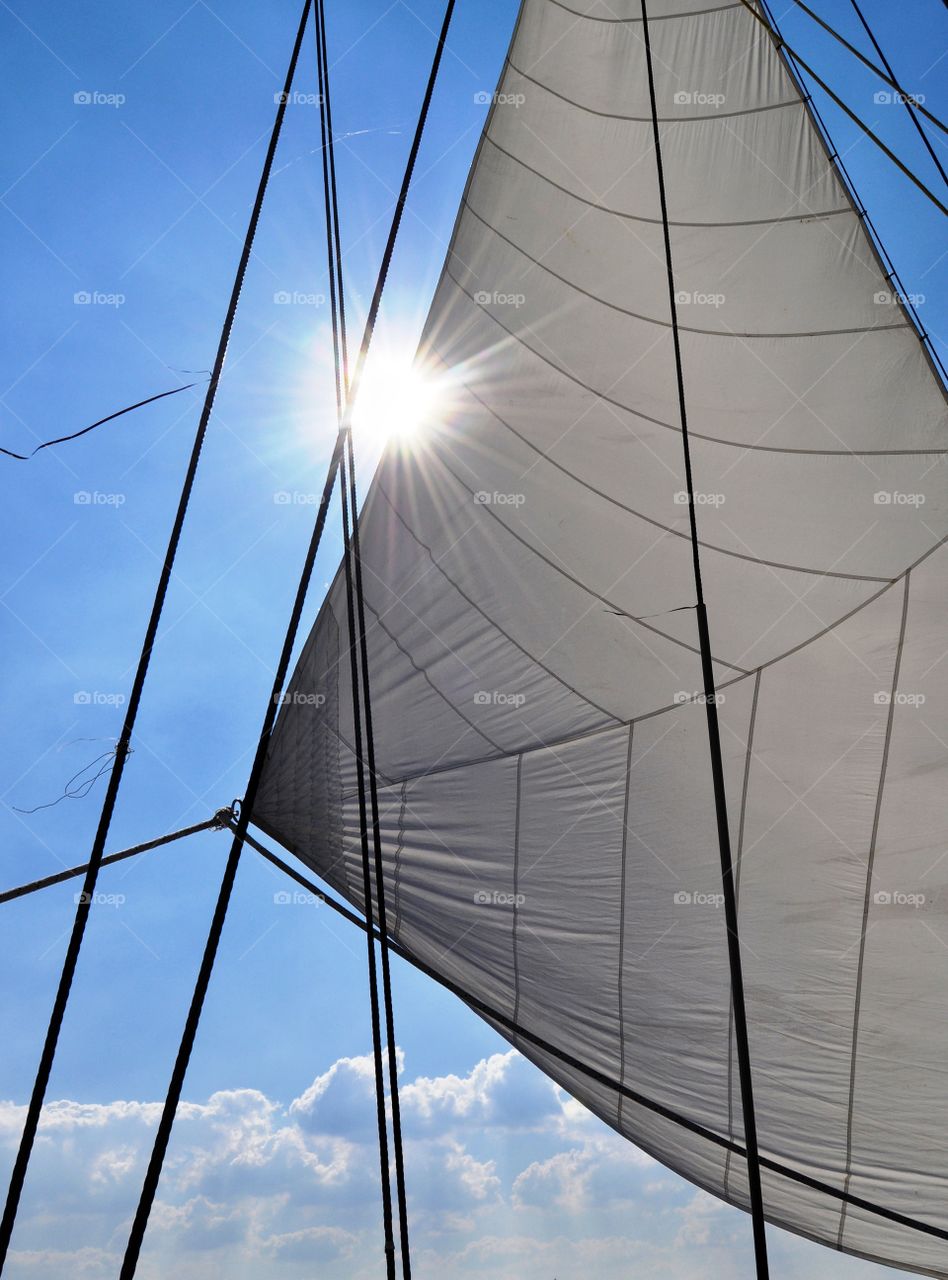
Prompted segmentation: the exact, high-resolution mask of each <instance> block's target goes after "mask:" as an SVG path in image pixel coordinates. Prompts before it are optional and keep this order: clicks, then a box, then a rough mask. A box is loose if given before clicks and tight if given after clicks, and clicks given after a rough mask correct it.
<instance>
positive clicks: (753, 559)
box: [459, 382, 894, 586]
mask: <svg viewBox="0 0 948 1280" xmlns="http://www.w3.org/2000/svg"><path fill="white" fill-rule="evenodd" d="M459 385H460V386H462V387H463V388H464V390H465V391H467V392H468V393H469V394H470V395H472V396H473V397H474V399H475V400H476V401H477V402H478V404H480V405H482V406H483V408H484V409H485V410H486V411H487V412H488V413H489V414H490V415H491V417H492V418H495V419H496V420H497V422H499V423H500V425H501V426H502V427H506V429H507V430H508V431H509V432H511V434H512V435H515V436H516V437H517V439H518V440H521V441H522V442H523V443H524V444H525V445H526V446H527V447H528V448H530V449H532V450H533V451H534V452H535V453H536V454H537V455H538V456H539V457H541V458H542V459H543V460H544V462H548V463H549V464H550V466H552V467H555V468H556V469H557V471H561V472H562V473H563V475H564V476H568V477H569V478H570V479H571V480H574V481H575V482H576V483H577V484H578V485H581V486H582V487H583V488H584V489H587V490H588V491H589V492H590V493H594V494H596V496H597V497H599V498H602V499H603V501H604V502H608V503H611V505H612V506H615V507H618V508H619V510H620V511H626V512H628V514H629V515H630V516H636V517H637V518H638V519H639V520H644V521H645V522H646V524H650V525H654V527H655V528H656V529H663V530H664V531H665V532H666V533H670V534H673V535H674V536H675V537H676V538H684V539H685V540H686V541H690V538H689V536H688V534H686V533H682V532H681V530H680V529H675V528H673V527H672V526H671V525H667V524H662V522H661V521H660V520H656V519H654V518H653V517H652V516H649V515H646V514H645V513H644V512H643V511H636V509H635V508H634V507H630V506H628V505H627V504H626V503H624V502H620V501H619V499H618V498H613V497H612V496H611V495H610V494H608V493H605V492H604V491H603V490H602V489H597V488H596V486H595V485H593V484H590V482H589V481H588V480H584V479H583V477H582V476H578V475H577V474H576V473H575V471H570V470H569V469H568V468H567V467H565V466H563V464H562V463H560V462H557V461H556V459H555V458H552V457H551V456H550V454H548V453H547V452H546V451H545V450H544V449H541V448H540V446H539V445H537V444H534V443H533V441H532V440H530V439H528V437H527V436H525V435H522V434H521V432H519V431H518V430H517V428H516V427H514V426H511V424H510V423H509V422H508V421H507V420H506V418H502V417H501V416H500V414H499V413H496V412H495V411H494V410H493V409H492V408H491V407H490V405H488V404H487V403H486V402H485V401H484V400H482V399H481V397H480V396H479V395H478V394H477V392H476V391H475V390H474V389H473V388H472V387H470V386H468V384H467V383H466V382H460V383H459ZM698 545H699V546H702V547H704V548H706V550H708V551H716V552H718V553H719V554H720V555H723V556H733V557H734V558H735V559H737V560H746V561H748V562H749V563H750V564H759V565H764V566H766V567H767V568H771V569H785V570H787V571H788V572H791V573H807V574H811V575H812V576H814V577H819V578H841V579H844V580H845V581H856V582H877V583H885V584H886V585H887V586H888V585H891V583H892V582H893V581H894V579H892V578H883V577H879V576H876V575H874V574H865V573H840V572H837V571H836V570H834V569H811V568H808V567H806V566H804V565H798V564H783V563H782V562H781V561H779V560H764V559H762V558H761V557H760V556H752V555H748V554H747V553H746V552H744V551H733V550H731V549H730V548H728V547H719V546H717V545H716V544H715V543H713V542H705V541H704V539H701V538H699V540H698Z"/></svg>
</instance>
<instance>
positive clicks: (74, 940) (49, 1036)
mask: <svg viewBox="0 0 948 1280" xmlns="http://www.w3.org/2000/svg"><path fill="white" fill-rule="evenodd" d="M309 5H310V0H305V6H304V10H303V20H302V21H301V22H300V28H299V32H298V34H297V39H296V45H295V46H294V49H293V55H292V57H291V59H290V65H289V68H288V70H287V78H286V84H285V89H284V93H283V96H282V97H281V99H280V101H279V103H278V105H277V110H276V117H275V119H274V122H273V129H272V131H271V134H270V142H269V146H268V148H267V155H266V159H265V160H264V164H263V170H262V172H261V174H260V181H259V184H258V187H257V194H256V198H255V200H254V205H253V211H252V213H251V215H250V222H249V224H248V226H247V232H246V235H245V236H244V244H243V249H242V251H241V255H240V262H239V264H238V267H237V274H236V276H235V279H234V285H233V289H232V291H231V296H230V302H229V304H228V307H227V314H226V316H225V317H224V324H223V328H222V330H221V335H220V340H219V342H218V347H217V355H216V356H215V359H214V367H213V370H212V372H211V378H210V381H209V383H208V386H207V391H206V392H205V397H204V406H203V409H202V410H201V418H200V422H199V423H198V428H197V433H196V435H195V438H194V444H193V447H192V450H191V457H190V460H189V462H188V469H187V473H186V475H185V479H184V484H183V487H182V490H181V496H180V498H179V500H178V510H177V513H176V515H175V520H174V525H173V527H172V530H171V537H170V540H169V542H168V549H167V551H166V552H165V559H164V564H163V565H162V570H161V576H160V578H159V581H158V587H157V589H156V592H155V598H154V603H153V605H152V610H151V616H150V618H149V620H148V627H147V629H146V632H145V639H144V641H143V644H142V649H141V654H140V656H139V659H138V667H137V670H136V672H135V679H134V682H133V684H132V691H131V694H130V695H129V699H128V704H127V706H126V711H125V720H124V723H123V725H122V732H121V735H120V737H119V740H118V744H117V745H116V749H115V766H114V768H113V769H112V772H111V774H110V775H109V782H108V787H107V789H106V794H105V799H104V801H103V806H102V813H101V816H100V819H99V825H98V828H97V830H96V835H95V840H94V842H93V846H92V853H91V855H90V858H89V864H88V870H87V872H86V878H85V881H84V884H83V890H82V893H81V894H80V897H79V902H78V904H77V906H76V917H75V921H74V923H73V927H72V933H71V935H70V938H69V944H68V947H67V950H66V957H65V960H64V962H63V969H62V975H61V977H60V981H59V987H58V989H57V992H56V997H55V1000H54V1003H53V1009H52V1013H51V1015H50V1020H49V1027H48V1029H47V1032H46V1039H45V1041H44V1044H43V1051H42V1054H41V1057H40V1061H39V1065H38V1067H37V1071H36V1080H35V1082H34V1085H33V1092H32V1095H31V1097H30V1102H29V1106H28V1108H27V1114H26V1121H25V1123H24V1126H23V1134H22V1137H21V1139H20V1146H19V1149H18V1151H17V1156H16V1160H15V1162H14V1165H13V1172H12V1175H11V1177H10V1186H9V1190H8V1192H7V1199H6V1205H5V1208H4V1213H3V1219H2V1221H0V1274H2V1272H3V1267H4V1266H5V1264H6V1259H7V1253H8V1251H9V1247H10V1239H11V1237H12V1235H13V1226H14V1223H15V1221H16V1214H17V1208H18V1206H19V1203H20V1197H21V1195H22V1193H23V1184H24V1182H25V1180H26V1171H27V1167H28V1165H29V1161H30V1153H31V1151H32V1149H33V1143H34V1141H35V1138H36V1130H37V1127H38V1125H39V1120H40V1113H41V1111H42V1108H43V1100H44V1098H45V1096H46V1090H47V1088H48V1086H49V1078H50V1075H51V1073H52V1069H53V1060H54V1058H55V1056H56V1044H57V1041H58V1039H59V1033H60V1031H61V1029H62V1024H63V1018H64V1016H65V1012H66V1005H67V1003H68V1000H69V992H70V988H71V987H72V982H73V978H74V977H75V972H76V965H77V963H78V960H79V951H80V948H81V946H82V939H83V936H84V934H85V929H86V924H87V922H88V919H89V912H90V908H91V905H92V902H93V900H94V896H95V886H96V879H97V877H98V874H99V867H100V866H101V863H102V856H103V852H104V849H105V842H106V839H107V838H108V833H109V825H110V823H111V820H112V814H113V812H114V809H115V803H116V800H117V799H118V793H119V788H120V786H121V783H122V776H123V773H124V769H125V761H126V759H127V757H128V753H129V749H130V746H131V738H132V732H133V730H134V727H135V719H136V716H137V714H138V707H139V703H140V702H141V697H142V690H143V688H144V685H145V677H146V676H147V674H148V666H149V662H150V660H151V655H152V650H153V648H154V645H155V641H156V638H157V635H158V625H159V622H160V619H161V614H162V610H163V608H164V603H165V597H166V595H167V593H168V586H169V583H170V581H171V574H172V570H173V567H174V562H175V557H176V555H177V551H178V544H179V542H180V539H181V531H182V528H183V526H184V520H185V516H186V514H187V510H188V503H189V501H190V498H191V491H192V489H193V487H194V479H195V475H196V473H197V467H198V461H199V459H200V456H201V450H202V447H203V445H204V438H205V435H206V433H207V425H208V421H209V419H210V416H211V410H212V408H213V405H214V398H215V396H216V394H217V387H218V384H219V382H220V378H221V374H222V372H223V368H224V359H225V356H226V354H227V346H228V343H229V340H230V335H231V330H232V328H233V324H234V317H235V316H236V314H237V304H238V302H239V300H240V293H241V289H242V287H243V282H244V276H245V274H246V271H247V264H248V262H249V261H250V255H251V252H252V249H253V241H254V236H255V234H256V230H257V223H258V221H259V219H260V211H261V209H262V207H263V200H264V196H265V194H266V190H267V185H268V183H269V179H270V172H271V169H272V167H273V158H274V155H275V154H276V148H277V142H278V141H279V137H280V131H281V129H282V126H283V118H284V116H285V114H286V105H287V102H288V101H289V93H290V87H291V83H292V78H293V73H294V72H295V70H296V62H297V59H298V56H299V49H300V45H301V43H302V39H303V30H304V26H305V19H306V17H307V15H308V13H309Z"/></svg>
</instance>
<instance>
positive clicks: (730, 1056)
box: [724, 671, 763, 1197]
mask: <svg viewBox="0 0 948 1280" xmlns="http://www.w3.org/2000/svg"><path fill="white" fill-rule="evenodd" d="M762 674H763V673H762V672H761V671H758V672H757V674H756V678H755V680H754V696H753V698H752V700H751V710H750V719H749V721H748V727H747V751H746V754H745V756H744V781H743V784H742V786H741V817H740V823H739V825H738V830H737V859H736V863H735V867H734V899H735V904H736V905H737V907H738V908H740V902H741V868H742V865H743V858H744V828H745V821H746V818H747V790H748V783H749V781H750V767H751V758H752V756H753V750H754V728H755V726H756V723H757V700H758V695H759V694H760V678H761V675H762ZM733 1027H734V1000H733V997H732V996H731V995H730V992H729V993H728V1016H727V1136H728V1137H729V1138H730V1139H731V1140H732V1141H733V1139H734V1077H733V1072H734V1050H733V1043H732V1037H733V1034H734V1033H733ZM732 1154H733V1153H732V1152H731V1151H730V1150H728V1153H727V1159H726V1160H725V1162H724V1195H725V1197H727V1195H728V1181H729V1179H730V1175H731V1155H732Z"/></svg>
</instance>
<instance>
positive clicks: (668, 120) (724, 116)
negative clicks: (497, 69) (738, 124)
mask: <svg viewBox="0 0 948 1280" xmlns="http://www.w3.org/2000/svg"><path fill="white" fill-rule="evenodd" d="M507 66H508V67H510V69H511V71H513V72H514V73H515V74H516V75H518V76H520V77H521V78H522V79H524V80H526V81H528V82H529V83H530V84H535V85H536V87H537V88H538V89H542V90H543V92H544V93H548V94H550V96H551V97H554V98H559V100H560V102H565V103H566V104H567V106H570V107H575V108H576V110H577V111H585V112H586V114H587V115H590V116H599V117H600V119H603V120H627V121H629V123H630V124H651V123H652V117H651V116H625V115H619V114H618V113H616V112H613V111H597V110H596V108H595V107H587V106H586V105H585V104H584V103H582V102H577V101H576V100H575V99H574V98H567V96H566V94H565V93H559V92H558V91H557V90H556V89H551V88H550V86H549V85H548V84H544V83H543V81H542V80H537V79H536V78H535V77H534V76H531V75H528V74H527V72H526V71H521V70H520V68H519V67H518V66H517V64H516V63H515V62H511V60H510V59H509V58H508V59H507ZM801 105H802V104H801V102H800V99H799V98H793V99H791V100H790V101H789V102H773V103H771V104H770V105H769V106H766V107H751V108H750V109H749V110H747V111H717V112H715V113H714V115H710V116H658V117H657V119H658V123H659V124H701V123H706V122H707V121H708V120H733V119H736V118H739V117H741V116H757V115H761V114H762V113H763V112H765V111H782V110H784V109H785V108H786V107H799V106H801Z"/></svg>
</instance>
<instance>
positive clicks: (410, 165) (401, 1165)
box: [323, 0, 455, 1280]
mask: <svg viewBox="0 0 948 1280" xmlns="http://www.w3.org/2000/svg"><path fill="white" fill-rule="evenodd" d="M454 7H455V0H448V3H447V5H446V6H445V12H444V18H443V20H442V23H441V30H440V31H439V33H438V44H437V47H436V49H435V54H434V58H433V59H432V63H431V70H430V72H429V75H428V82H427V84H426V86H425V93H424V97H423V99H422V104H421V110H420V112H419V116H418V123H417V125H416V127H415V135H414V137H413V139H412V145H411V149H410V151H409V154H408V160H407V163H406V166H405V173H404V176H403V178H402V185H401V189H400V191H399V193H398V200H397V202H396V206H395V214H394V217H393V220H392V227H391V231H390V233H389V239H388V243H387V244H386V246H385V253H384V254H383V258H382V265H381V268H380V271H379V278H378V281H377V284H376V291H375V295H374V296H373V298H372V303H371V305H370V307H369V313H368V317H367V320H366V329H365V334H364V336H363V344H362V347H361V348H360V351H359V358H358V361H357V363H356V369H355V375H354V378H353V386H352V390H351V393H350V394H349V395H348V396H347V401H346V415H345V419H344V422H345V429H346V462H345V464H344V467H343V470H344V471H345V470H348V477H349V501H348V504H347V503H346V501H345V499H343V520H344V523H345V519H346V507H347V505H348V506H349V508H350V509H351V512H352V539H351V554H352V561H353V567H354V576H355V595H356V602H357V615H358V627H359V631H358V637H359V658H360V660H361V665H362V705H363V708H364V714H365V746H366V765H367V771H368V777H369V796H370V803H371V810H372V841H373V846H374V854H375V859H374V861H375V890H376V895H375V896H376V901H377V908H378V921H379V951H380V956H381V968H382V993H383V1003H384V1009H385V1034H386V1039H387V1041H388V1074H389V1095H390V1098H391V1107H392V1140H393V1147H394V1152H395V1179H396V1190H397V1196H398V1214H399V1231H400V1244H401V1258H402V1274H403V1276H404V1278H405V1280H410V1277H411V1254H410V1248H409V1236H408V1200H407V1191H406V1185H405V1160H404V1149H403V1141H402V1123H401V1106H400V1103H399V1091H398V1063H397V1061H396V1057H395V1044H396V1041H395V1018H394V1009H393V1001H392V978H391V962H390V957H389V937H388V925H387V914H386V904H385V880H384V868H383V864H382V832H381V823H380V818H379V800H378V784H377V772H376V759H375V735H374V731H373V724H372V696H371V683H370V678H369V652H368V643H367V639H366V621H365V594H364V590H363V578H362V552H361V544H360V538H359V503H358V494H357V490H356V470H355V452H354V448H353V441H352V407H353V405H354V402H355V396H356V394H357V392H358V385H359V379H360V377H361V373H362V369H363V366H364V363H365V355H366V352H367V349H368V343H369V341H370V340H371V336H372V333H373V332H374V328H375V321H376V318H377V315H378V309H379V304H380V302H381V296H382V289H383V288H384V285H385V280H386V278H387V275H388V270H389V266H390V264H391V258H392V251H393V249H394V245H395V237H396V235H397V233H398V228H399V225H400V223H401V218H402V214H403V212H404V209H405V204H406V201H407V197H408V191H409V187H410V186H411V179H412V175H413V173H414V168H415V162H416V160H417V157H418V151H419V148H420V146H421V139H422V135H423V133H424V129H425V124H426V121H427V119H428V111H429V109H430V106H431V99H432V96H433V94H434V87H435V83H436V81H437V77H438V70H439V68H440V66H441V58H442V55H443V53H444V48H445V42H446V40H447V35H448V29H449V27H450V25H451V18H452V16H453V13H454ZM323 53H324V55H325V38H324V39H323ZM328 90H329V82H328V68H327V70H326V98H327V102H328V99H329V92H328ZM330 136H331V135H330ZM331 155H332V152H331V151H330V156H331ZM332 186H333V193H332V194H333V204H334V208H337V204H336V190H335V174H334V172H333V181H332ZM335 227H336V250H337V270H338V273H339V297H340V299H342V297H343V289H342V261H341V255H339V250H338V246H339V224H338V214H337V217H336V221H335ZM343 349H345V346H344V345H343ZM347 381H348V379H347ZM345 533H346V543H347V551H346V589H347V595H350V594H351V588H352V583H351V581H350V569H349V560H348V556H349V536H348V530H345ZM349 627H350V636H351V635H352V607H351V601H350V604H349ZM357 665H358V664H357V663H355V654H354V649H353V679H354V680H355V678H356V666H357ZM353 700H354V702H356V696H355V694H354V699H353ZM358 746H359V743H358V740H357V755H358V757H359V773H360V779H359V781H360V789H361V794H360V819H361V806H362V805H364V784H363V781H362V759H361V751H360V750H358ZM363 852H364V854H367V849H366V847H365V845H363ZM366 885H367V886H368V885H369V879H368V877H366ZM367 903H368V905H367V910H366V915H367V917H368V918H370V919H371V915H372V912H371V900H370V899H368V898H367Z"/></svg>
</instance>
